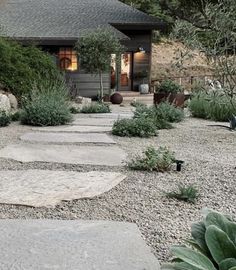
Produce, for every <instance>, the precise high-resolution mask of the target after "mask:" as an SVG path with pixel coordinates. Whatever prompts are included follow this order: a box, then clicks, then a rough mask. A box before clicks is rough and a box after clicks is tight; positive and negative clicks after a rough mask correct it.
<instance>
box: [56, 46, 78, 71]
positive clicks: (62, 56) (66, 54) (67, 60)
mask: <svg viewBox="0 0 236 270" xmlns="http://www.w3.org/2000/svg"><path fill="white" fill-rule="evenodd" d="M59 65H60V69H62V70H70V71H75V70H78V57H77V53H76V51H74V50H73V49H72V48H70V47H63V48H60V50H59Z"/></svg>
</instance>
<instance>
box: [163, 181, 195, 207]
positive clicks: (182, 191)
mask: <svg viewBox="0 0 236 270" xmlns="http://www.w3.org/2000/svg"><path fill="white" fill-rule="evenodd" d="M166 196H167V197H168V198H175V199H177V200H180V201H185V202H190V203H195V202H196V199H197V198H198V190H197V189H196V188H195V187H194V186H193V185H189V186H184V185H179V186H178V190H177V191H172V192H169V193H167V194H166Z"/></svg>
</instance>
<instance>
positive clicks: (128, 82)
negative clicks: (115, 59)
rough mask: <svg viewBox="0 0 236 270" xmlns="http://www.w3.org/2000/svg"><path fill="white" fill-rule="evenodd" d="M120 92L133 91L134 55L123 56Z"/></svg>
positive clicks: (126, 54)
mask: <svg viewBox="0 0 236 270" xmlns="http://www.w3.org/2000/svg"><path fill="white" fill-rule="evenodd" d="M119 88H120V89H119V90H120V91H131V90H132V89H131V88H132V53H129V52H127V53H124V54H122V55H121V71H120V87H119Z"/></svg>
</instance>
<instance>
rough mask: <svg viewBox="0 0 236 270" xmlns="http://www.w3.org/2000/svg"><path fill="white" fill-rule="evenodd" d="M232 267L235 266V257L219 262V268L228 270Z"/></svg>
mask: <svg viewBox="0 0 236 270" xmlns="http://www.w3.org/2000/svg"><path fill="white" fill-rule="evenodd" d="M232 267H236V259H235V258H229V259H225V260H223V261H222V262H220V264H219V269H220V270H229V269H230V268H232Z"/></svg>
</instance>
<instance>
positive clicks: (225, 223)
mask: <svg viewBox="0 0 236 270" xmlns="http://www.w3.org/2000/svg"><path fill="white" fill-rule="evenodd" d="M191 234H192V238H191V239H190V240H187V241H186V242H187V243H188V245H189V246H190V247H191V248H190V247H187V246H175V247H173V248H172V249H171V250H172V253H173V255H174V256H175V259H174V260H173V261H172V263H170V264H165V265H163V266H162V270H170V269H171V270H180V269H185V270H235V269H236V223H235V222H233V221H232V220H231V219H229V218H228V217H226V216H224V215H222V214H220V213H218V212H214V211H207V213H206V216H205V217H204V220H203V221H201V222H198V223H194V224H193V225H192V230H191Z"/></svg>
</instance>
